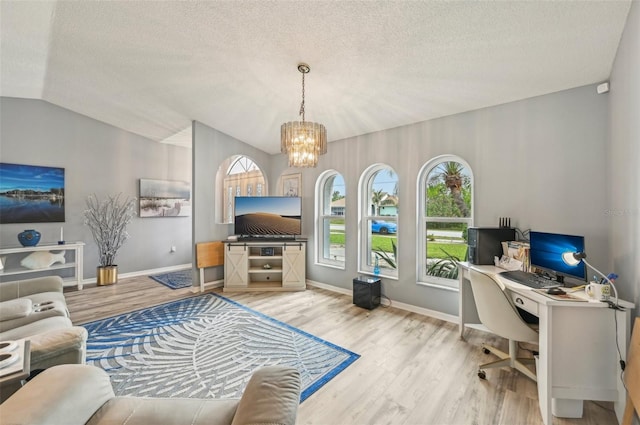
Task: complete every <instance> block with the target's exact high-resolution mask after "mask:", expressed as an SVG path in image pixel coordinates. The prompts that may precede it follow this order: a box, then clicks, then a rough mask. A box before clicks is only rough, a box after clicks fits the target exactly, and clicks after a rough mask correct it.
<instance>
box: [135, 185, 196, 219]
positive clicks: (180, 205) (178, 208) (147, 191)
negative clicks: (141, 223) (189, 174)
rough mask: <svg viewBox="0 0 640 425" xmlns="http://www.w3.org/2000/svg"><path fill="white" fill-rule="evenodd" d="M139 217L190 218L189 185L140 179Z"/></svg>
mask: <svg viewBox="0 0 640 425" xmlns="http://www.w3.org/2000/svg"><path fill="white" fill-rule="evenodd" d="M138 199H139V215H140V217H141V218H147V217H189V216H191V184H190V183H189V182H185V181H178V180H155V179H140V196H139V198H138Z"/></svg>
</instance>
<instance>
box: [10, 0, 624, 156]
mask: <svg viewBox="0 0 640 425" xmlns="http://www.w3.org/2000/svg"><path fill="white" fill-rule="evenodd" d="M0 8H1V9H0V12H1V13H0V18H1V40H0V41H1V44H0V48H1V51H0V53H1V64H0V95H2V96H9V97H22V98H35V99H44V100H46V101H48V102H51V103H53V104H56V105H59V106H62V107H64V108H68V109H71V110H73V111H76V112H79V113H81V114H84V115H87V116H89V117H92V118H95V119H98V120H101V121H104V122H107V123H109V124H112V125H115V126H117V127H120V128H123V129H125V130H129V131H131V132H134V133H137V134H140V135H142V136H145V137H148V138H151V139H153V140H157V141H167V140H168V141H170V142H172V143H177V144H181V143H182V144H187V145H190V143H191V142H190V131H188V130H186V131H185V129H188V128H189V126H190V122H191V120H198V121H200V122H202V123H204V124H206V125H208V126H211V127H213V128H216V129H218V130H220V131H222V132H224V133H227V134H229V135H231V136H233V137H235V138H237V139H239V140H242V141H244V142H246V143H249V144H251V145H253V146H255V147H257V148H260V149H262V150H264V151H266V152H269V153H276V152H279V146H280V145H279V143H280V142H279V139H280V125H281V124H282V123H283V122H286V121H294V120H297V119H298V110H299V106H300V100H301V93H300V91H301V75H300V73H299V72H298V70H297V64H298V63H299V62H306V63H308V64H309V65H310V66H311V73H309V74H308V76H307V77H306V118H307V120H309V121H317V122H321V123H323V124H325V126H326V127H327V133H328V138H329V140H330V141H333V140H338V139H343V138H346V137H351V136H355V135H359V134H364V133H370V132H373V131H377V130H382V129H385V128H392V127H397V126H400V125H405V124H410V123H413V122H418V121H424V120H427V119H431V118H436V117H441V116H445V115H450V114H455V113H459V112H463V111H468V110H473V109H478V108H482V107H486V106H491V105H497V104H501V103H505V102H510V101H514V100H518V99H523V98H527V97H532V96H538V95H542V94H545V93H551V92H556V91H559V90H564V89H568V88H571V87H577V86H582V85H586V84H592V83H597V82H601V81H604V80H606V79H608V77H609V73H610V71H611V66H612V63H613V59H614V57H615V54H616V49H617V46H618V43H619V41H620V37H621V34H622V31H623V29H624V25H625V22H626V17H627V14H628V11H629V8H630V1H602V2H598V1H588V2H587V1H571V2H567V1H545V2H541V1H527V2H508V1H456V2H453V1H451V2H448V1H411V2H410V1H349V2H346V1H341V2H335V1H199V2H195V1H191V2H183V1H180V2H174V1H158V2H147V1H121V2H110V1H109V2H107V1H99V2H93V1H84V2H83V1H57V2H51V1H50V2H23V1H18V2H13V1H5V0H2V2H1V3H0Z"/></svg>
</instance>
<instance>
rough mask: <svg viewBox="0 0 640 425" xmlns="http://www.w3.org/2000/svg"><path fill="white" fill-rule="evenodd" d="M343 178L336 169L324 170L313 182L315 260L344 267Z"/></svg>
mask: <svg viewBox="0 0 640 425" xmlns="http://www.w3.org/2000/svg"><path fill="white" fill-rule="evenodd" d="M346 200H347V198H346V190H345V184H344V178H343V177H342V175H341V174H340V173H338V172H337V171H335V170H328V171H325V172H324V173H322V174H321V175H320V177H318V181H317V182H316V237H315V240H316V262H317V263H318V264H324V265H328V266H335V267H339V268H342V269H344V267H345V230H346V227H345V225H346V223H345V207H346V205H345V201H346Z"/></svg>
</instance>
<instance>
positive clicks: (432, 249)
mask: <svg viewBox="0 0 640 425" xmlns="http://www.w3.org/2000/svg"><path fill="white" fill-rule="evenodd" d="M426 235H427V240H426V241H425V243H426V252H427V258H426V262H425V264H424V266H425V270H426V274H427V275H428V276H436V277H442V278H447V279H457V277H458V267H457V265H456V261H464V260H465V259H466V257H467V224H466V223H454V222H427V224H426Z"/></svg>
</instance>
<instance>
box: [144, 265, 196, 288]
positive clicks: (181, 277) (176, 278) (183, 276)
mask: <svg viewBox="0 0 640 425" xmlns="http://www.w3.org/2000/svg"><path fill="white" fill-rule="evenodd" d="M149 277H150V278H151V279H153V280H155V281H157V282H160V283H162V284H163V285H165V286H168V287H169V288H171V289H180V288H188V287H189V286H191V285H193V281H192V277H191V269H188V270H179V271H177V272H170V273H162V274H155V275H153V276H149Z"/></svg>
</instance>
